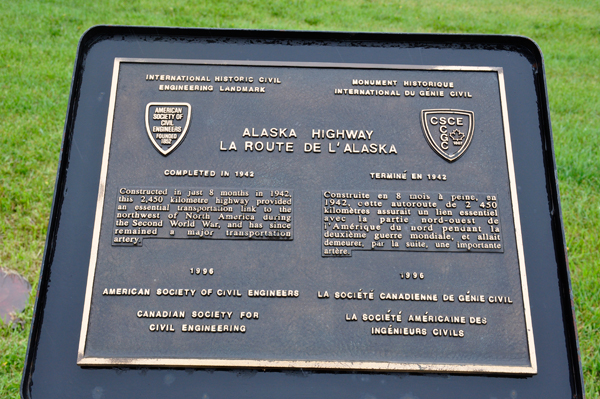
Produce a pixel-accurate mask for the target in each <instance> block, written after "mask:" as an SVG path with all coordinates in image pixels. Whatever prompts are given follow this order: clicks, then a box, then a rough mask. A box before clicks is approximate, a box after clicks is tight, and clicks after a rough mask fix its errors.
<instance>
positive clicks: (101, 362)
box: [77, 57, 537, 375]
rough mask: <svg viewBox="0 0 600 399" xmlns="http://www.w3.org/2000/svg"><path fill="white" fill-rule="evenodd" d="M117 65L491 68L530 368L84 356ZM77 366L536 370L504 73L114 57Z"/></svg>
mask: <svg viewBox="0 0 600 399" xmlns="http://www.w3.org/2000/svg"><path fill="white" fill-rule="evenodd" d="M122 63H142V64H143V63H146V64H186V65H224V66H268V67H295V68H331V69H379V70H386V69H387V70H425V71H466V72H496V73H497V76H498V89H499V94H500V107H501V112H502V124H503V130H504V143H505V151H506V163H507V168H508V180H509V187H510V197H511V205H512V211H513V222H514V229H515V240H516V245H517V259H518V262H519V271H520V280H521V293H522V296H523V314H524V317H525V328H526V334H527V346H528V353H529V361H530V366H495V365H478V364H453V363H448V364H444V363H416V362H413V363H405V362H404V363H403V362H387V361H381V362H375V361H326V360H323V361H322V360H256V359H216V358H209V359H202V358H197V359H191V358H146V357H138V358H129V357H127V358H122V357H89V356H88V357H86V356H85V346H86V341H87V332H88V325H89V316H90V311H91V302H92V291H93V286H94V278H95V272H96V263H97V260H98V247H99V239H100V229H101V225H102V216H103V208H104V198H105V194H106V177H107V174H108V162H109V158H110V144H111V140H112V130H113V123H114V111H115V105H116V95H117V86H118V81H119V72H120V67H121V64H122ZM77 365H79V366H99V367H106V366H154V367H161V366H162V367H164V366H168V367H225V368H227V367H229V368H269V369H282V368H300V369H301V368H307V369H320V370H323V371H324V370H348V371H360V370H362V371H380V372H407V371H412V372H445V373H469V374H485V373H495V374H525V375H534V374H537V359H536V353H535V344H534V337H533V329H532V321H531V308H530V304H529V289H528V286H527V273H526V268H525V255H524V248H523V238H522V232H521V219H520V214H519V201H518V197H517V183H516V178H515V169H514V159H513V153H512V141H511V135H510V127H509V119H508V106H507V104H506V87H505V83H504V71H503V68H502V67H488V66H449V65H407V64H401V65H400V64H367V63H365V64H362V63H360V64H358V63H348V64H345V63H334V62H287V61H237V60H193V59H171V58H129V57H115V59H114V63H113V74H112V83H111V89H110V101H109V106H108V115H107V123H106V133H105V140H104V149H103V153H102V165H101V172H100V182H99V186H98V199H97V203H96V214H95V220H94V230H93V235H92V246H91V253H90V262H89V268H88V278H87V283H86V292H85V302H84V307H83V317H82V322H81V333H80V338H79V347H78V351H77Z"/></svg>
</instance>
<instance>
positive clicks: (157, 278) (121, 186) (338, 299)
mask: <svg viewBox="0 0 600 399" xmlns="http://www.w3.org/2000/svg"><path fill="white" fill-rule="evenodd" d="M110 96H111V97H110V106H109V113H108V120H107V125H106V138H105V145H104V153H103V163H102V171H101V176H100V189H99V195H98V205H97V210H96V219H95V225H94V233H93V243H92V249H91V259H90V263H89V275H88V285H87V292H86V299H85V308H84V314H83V324H82V328H81V337H80V344H79V356H78V364H79V365H85V366H106V365H149V366H180V367H250V368H252V367H254V368H314V369H329V370H336V369H338V370H339V369H347V370H379V371H401V370H402V371H437V372H439V371H444V372H465V373H518V374H535V373H536V372H537V365H536V358H535V348H534V339H533V331H532V328H531V316H530V309H529V298H528V290H527V280H526V267H525V263H524V254H523V244H522V237H521V229H520V221H519V208H518V201H517V186H516V182H515V176H514V166H513V159H512V147H511V132H510V127H509V123H508V121H509V117H508V115H507V108H506V99H505V90H504V78H503V72H502V68H494V67H457V66H430V67H423V66H410V65H369V64H360V65H356V64H330V63H327V64H324V63H282V62H278V63H275V62H271V63H269V62H251V61H248V62H244V61H197V62H196V61H190V60H159V59H126V58H120V59H116V60H115V63H114V71H113V80H112V91H111V93H110ZM516 133H519V132H516Z"/></svg>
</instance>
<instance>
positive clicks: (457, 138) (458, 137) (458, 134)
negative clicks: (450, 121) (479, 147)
mask: <svg viewBox="0 0 600 399" xmlns="http://www.w3.org/2000/svg"><path fill="white" fill-rule="evenodd" d="M450 137H452V140H454V141H462V139H463V137H465V134H464V133H463V132H461V131H460V130H458V129H454V130H453V131H452V133H450Z"/></svg>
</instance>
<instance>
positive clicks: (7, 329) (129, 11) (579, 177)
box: [0, 0, 600, 398]
mask: <svg viewBox="0 0 600 399" xmlns="http://www.w3.org/2000/svg"><path fill="white" fill-rule="evenodd" d="M187 3H188V2H184V1H178V0H173V1H169V2H164V1H141V0H140V1H135V0H133V1H127V2H125V1H104V2H97V3H96V2H83V1H34V0H21V1H16V2H13V1H8V2H4V3H3V5H2V11H1V12H0V38H1V40H0V110H1V111H2V116H3V117H2V118H0V148H1V151H0V266H1V267H3V268H5V269H10V270H15V271H18V272H19V273H21V274H23V275H24V276H25V277H26V278H27V279H28V280H29V282H30V283H32V285H34V286H35V285H36V283H37V279H38V273H39V268H40V263H41V256H42V251H43V245H44V239H45V235H46V226H47V223H48V216H49V212H50V206H51V198H52V192H53V188H54V179H55V174H56V166H57V161H58V157H59V151H60V142H61V136H62V128H63V123H64V116H65V112H66V108H67V100H68V94H69V86H70V78H71V74H72V69H73V62H74V57H75V52H76V47H77V41H78V39H79V37H80V36H81V35H82V34H83V32H84V31H85V30H86V29H87V28H89V27H90V26H93V25H96V24H128V25H159V26H190V27H220V28H258V29H301V30H344V31H383V32H443V33H496V34H518V35H524V36H529V37H531V38H533V39H534V40H535V41H537V43H538V44H539V45H540V47H541V48H542V50H543V52H544V55H545V57H546V72H547V77H548V91H549V96H550V109H551V118H552V121H553V130H554V141H555V149H556V159H557V164H558V174H559V181H560V187H561V197H562V206H563V218H564V221H565V228H566V235H567V243H568V248H569V258H570V267H571V273H572V284H573V292H574V296H575V306H576V311H577V319H578V326H579V338H580V346H581V355H582V362H583V367H584V373H585V382H586V393H587V397H588V398H598V397H600V309H599V306H600V305H599V304H600V290H599V289H598V288H597V287H599V286H600V273H599V272H600V270H599V269H600V250H599V246H600V245H599V242H600V241H599V232H600V184H599V183H600V150H599V148H600V128H599V127H598V126H599V123H598V121H599V120H600V115H599V114H600V96H599V95H598V93H599V92H600V82H599V81H600V79H599V78H598V77H599V76H600V43H599V41H600V2H598V1H574V0H573V1H566V0H564V1H530V0H515V1H488V0H482V1H478V2H472V1H469V2H467V1H464V0H452V1H444V2H424V1H416V0H410V1H377V0H372V1H368V0H363V1H359V0H354V1H343V2H342V1H331V0H320V1H298V0H287V1H279V0H269V1H254V0H248V1H243V0H239V1H233V0H228V1H224V0H222V1H218V0H212V1H203V2H196V3H198V4H187ZM190 3H192V2H190ZM32 295H33V294H32ZM30 302H31V303H32V302H33V301H30ZM31 314H32V311H31V304H30V306H29V307H28V309H26V311H25V312H24V313H23V314H21V315H20V317H21V319H22V320H24V321H25V323H24V327H19V326H17V327H16V328H13V327H14V326H3V327H0V397H2V398H16V397H18V385H19V382H20V374H21V370H22V366H23V360H24V355H25V351H26V345H27V342H26V341H27V335H28V331H29V324H30V321H31Z"/></svg>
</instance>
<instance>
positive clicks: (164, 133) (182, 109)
mask: <svg viewBox="0 0 600 399" xmlns="http://www.w3.org/2000/svg"><path fill="white" fill-rule="evenodd" d="M191 118H192V106H191V105H190V104H188V103H148V105H146V132H147V133H148V137H149V138H150V142H151V143H152V144H153V145H154V148H156V149H157V150H158V152H160V153H161V154H162V155H164V156H167V155H169V154H170V153H171V152H173V151H174V150H175V148H177V147H178V146H179V145H180V144H181V142H182V141H183V139H184V138H185V135H186V133H187V132H188V127H189V126H190V120H191Z"/></svg>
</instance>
